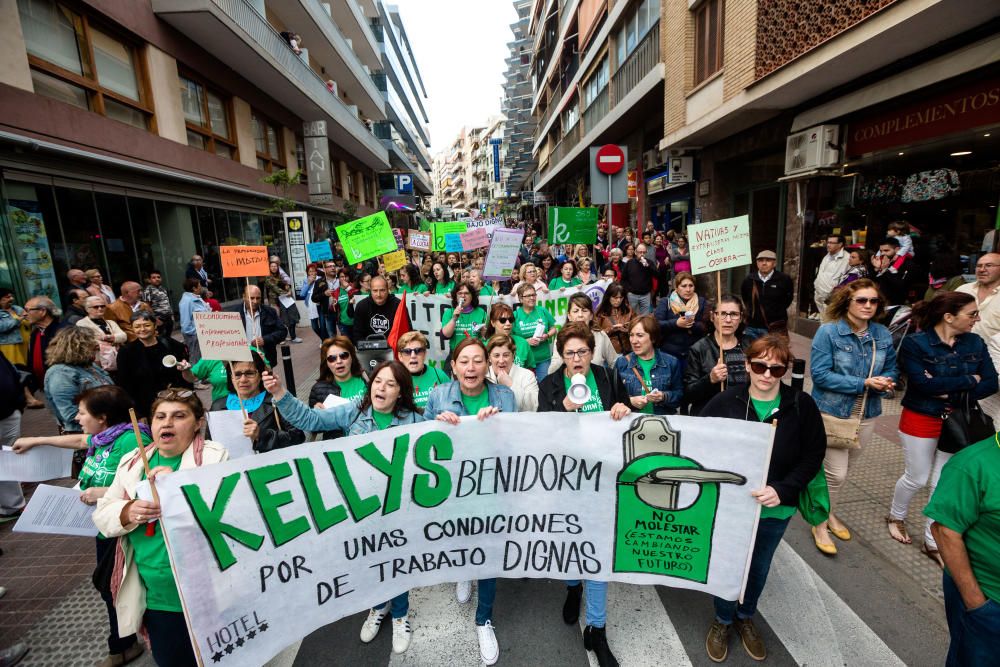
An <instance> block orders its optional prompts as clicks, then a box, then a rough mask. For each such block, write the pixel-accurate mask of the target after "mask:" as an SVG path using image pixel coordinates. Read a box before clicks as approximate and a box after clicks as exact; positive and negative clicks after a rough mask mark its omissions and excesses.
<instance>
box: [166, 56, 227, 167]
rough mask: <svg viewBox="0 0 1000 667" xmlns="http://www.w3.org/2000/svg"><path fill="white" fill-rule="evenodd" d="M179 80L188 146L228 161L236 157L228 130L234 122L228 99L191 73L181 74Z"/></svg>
mask: <svg viewBox="0 0 1000 667" xmlns="http://www.w3.org/2000/svg"><path fill="white" fill-rule="evenodd" d="M180 81H181V107H182V108H183V109H184V122H185V124H186V125H187V140H188V146H191V147H193V148H198V149H200V150H203V151H208V152H209V153H215V154H216V155H218V156H219V157H224V158H226V159H229V160H235V159H237V152H236V143H235V141H233V137H232V131H231V129H230V128H231V127H232V125H233V124H232V122H231V118H232V106H231V104H230V101H229V99H228V98H227V97H225V96H223V95H222V94H220V93H217V92H215V91H213V90H211V89H210V88H208V86H206V85H205V83H204V82H203V81H200V80H199V79H197V78H195V77H193V76H192V75H189V74H182V75H181V77H180Z"/></svg>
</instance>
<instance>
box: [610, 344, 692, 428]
mask: <svg viewBox="0 0 1000 667" xmlns="http://www.w3.org/2000/svg"><path fill="white" fill-rule="evenodd" d="M654 352H655V355H656V356H655V357H654V359H655V360H656V365H654V366H653V368H652V370H651V371H650V372H649V380H650V382H649V390H650V391H652V390H654V389H659V390H660V391H662V392H663V393H664V394H665V395H666V400H663V401H660V402H659V403H654V404H653V413H654V414H657V415H671V414H676V412H677V408H678V406H680V404H681V397H682V396H683V395H684V379H683V377H682V373H681V364H680V362H679V361H677V358H676V357H674V356H672V355H669V354H667V353H666V352H662V351H660V350H655V351H654ZM615 370H616V371H618V375H620V376H621V378H622V382H623V383H625V389H627V390H628V395H629V396H642V395H643V394H646V393H648V392H647V391H646V389H645V388H643V386H642V382H640V381H639V378H638V376H636V374H635V371H636V370H638V371H639V374H640V375H642V368H640V367H639V360H638V357H636V355H635V354H633V353H629V354H626V355H623V356H621V357H618V361H616V362H615Z"/></svg>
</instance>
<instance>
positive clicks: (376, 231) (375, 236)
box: [337, 211, 398, 264]
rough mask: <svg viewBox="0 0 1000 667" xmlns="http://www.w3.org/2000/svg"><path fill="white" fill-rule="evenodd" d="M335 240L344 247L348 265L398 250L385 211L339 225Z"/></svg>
mask: <svg viewBox="0 0 1000 667" xmlns="http://www.w3.org/2000/svg"><path fill="white" fill-rule="evenodd" d="M337 238H338V239H340V243H341V245H343V246H344V254H345V255H346V256H347V261H348V262H349V263H350V264H357V263H358V262H364V261H366V260H369V259H371V258H372V257H378V256H379V255H384V254H386V253H387V252H394V251H396V250H397V249H398V248H397V246H396V237H395V236H394V235H393V233H392V227H390V226H389V218H387V217H386V215H385V211H379V212H378V213H375V214H373V215H369V216H367V217H364V218H359V219H357V220H355V221H354V222H348V223H347V224H344V225H340V226H339V227H337Z"/></svg>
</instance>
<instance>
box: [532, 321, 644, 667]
mask: <svg viewBox="0 0 1000 667" xmlns="http://www.w3.org/2000/svg"><path fill="white" fill-rule="evenodd" d="M556 349H557V350H559V354H560V355H562V358H563V364H564V366H563V370H562V372H561V373H553V374H552V375H549V376H548V377H546V378H545V379H544V380H542V381H541V382H540V383H539V386H538V411H539V412H605V411H610V413H611V419H613V420H615V421H618V420H620V419H622V418H623V417H625V416H627V415H628V414H629V413H630V412H631V410H630V409H629V407H628V401H629V395H628V391H627V390H626V389H625V385H624V384H623V383H622V379H621V376H620V375H619V374H618V373H617V372H616V371H614V370H608V369H606V368H602V367H601V366H594V365H593V364H592V363H591V362H592V360H593V356H594V334H593V332H591V330H590V328H589V327H587V326H586V325H584V324H582V323H580V322H574V323H571V324H567V325H566V326H564V327H563V328H562V329H561V330H560V331H559V335H558V336H556ZM576 376H583V377H584V378H585V379H586V383H587V387H588V388H589V389H590V399H589V400H588V401H586V402H585V403H582V404H580V403H576V402H574V401H573V399H572V398H570V395H569V388H570V386H571V385H572V384H573V378H574V377H576ZM585 587H586V593H587V627H586V628H585V629H584V631H583V645H584V647H586V649H587V650H588V651H593V652H594V655H595V656H596V657H597V661H598V664H599V665H601V667H607V666H609V665H617V664H618V662H617V660H616V659H615V656H614V655H613V654H612V653H611V649H610V648H609V647H608V639H607V635H606V633H605V629H604V626H605V624H606V621H607V606H608V604H607V603H608V583H607V582H606V581H591V580H587V581H585V582H583V583H581V582H580V581H567V582H566V601H565V603H563V620H564V621H565V622H566V624H567V625H575V624H576V622H577V620H578V619H579V618H580V598H581V596H582V595H583V592H584V588H585Z"/></svg>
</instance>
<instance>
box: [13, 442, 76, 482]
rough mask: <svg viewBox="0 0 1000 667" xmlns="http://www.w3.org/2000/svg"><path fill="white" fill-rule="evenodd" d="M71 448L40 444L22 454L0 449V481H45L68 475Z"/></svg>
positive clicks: (69, 473) (71, 461)
mask: <svg viewBox="0 0 1000 667" xmlns="http://www.w3.org/2000/svg"><path fill="white" fill-rule="evenodd" d="M72 466H73V450H72V449H63V448H62V447H51V446H48V445H42V446H39V447H32V448H31V449H29V450H28V451H26V452H25V453H24V454H15V453H14V452H13V450H10V449H4V450H2V451H0V482H47V481H49V480H50V479H61V478H63V477H69V476H70V475H71V474H72V472H73V470H72Z"/></svg>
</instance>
